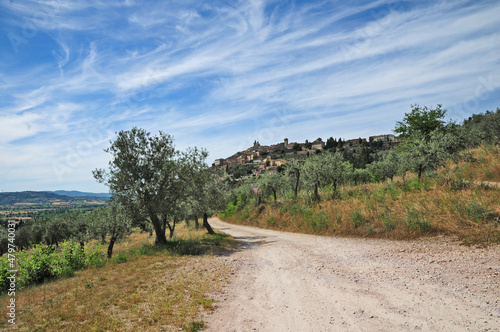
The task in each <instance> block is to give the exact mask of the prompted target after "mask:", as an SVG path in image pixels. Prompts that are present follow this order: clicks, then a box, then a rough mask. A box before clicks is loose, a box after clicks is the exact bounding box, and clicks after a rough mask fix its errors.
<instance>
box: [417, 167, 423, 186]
mask: <svg viewBox="0 0 500 332" xmlns="http://www.w3.org/2000/svg"><path fill="white" fill-rule="evenodd" d="M421 178H422V166H419V167H418V182H420V179H421Z"/></svg>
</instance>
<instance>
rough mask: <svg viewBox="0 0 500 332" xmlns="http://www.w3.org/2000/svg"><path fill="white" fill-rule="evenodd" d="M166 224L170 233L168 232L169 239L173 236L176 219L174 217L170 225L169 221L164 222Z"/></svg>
mask: <svg viewBox="0 0 500 332" xmlns="http://www.w3.org/2000/svg"><path fill="white" fill-rule="evenodd" d="M166 224H167V226H168V230H169V231H170V234H169V237H168V238H169V239H171V238H172V237H173V236H174V231H175V225H176V224H177V219H176V218H174V222H173V223H172V225H170V223H169V222H166Z"/></svg>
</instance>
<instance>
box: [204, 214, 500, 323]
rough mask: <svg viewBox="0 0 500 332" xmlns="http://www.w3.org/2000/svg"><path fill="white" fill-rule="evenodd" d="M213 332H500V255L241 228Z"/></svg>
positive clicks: (440, 243) (444, 245)
mask: <svg viewBox="0 0 500 332" xmlns="http://www.w3.org/2000/svg"><path fill="white" fill-rule="evenodd" d="M210 223H211V225H212V226H213V227H214V228H217V229H219V230H221V231H224V232H226V233H228V234H230V235H232V236H234V237H235V238H236V239H237V240H238V241H239V247H238V250H237V251H236V252H235V253H232V254H231V255H229V256H228V257H225V258H224V259H225V260H226V264H229V265H232V266H234V268H235V273H234V275H233V278H232V281H231V283H230V285H229V286H228V287H227V288H226V289H225V292H224V293H223V294H221V295H220V296H219V298H218V299H217V300H218V306H217V308H216V310H215V312H214V313H213V314H212V315H210V316H208V317H206V318H205V321H207V331H218V332H219V331H273V332H274V331H418V330H421V331H499V330H500V303H499V302H500V286H499V284H500V247H498V246H494V247H490V248H488V249H484V248H471V247H465V246H460V245H459V244H458V243H456V242H453V241H451V240H449V239H445V238H428V239H423V240H418V241H411V242H395V241H386V240H368V239H342V238H329V237H320V236H312V235H301V234H293V233H283V232H276V231H270V230H263V229H258V228H252V227H244V226H236V225H231V224H227V223H223V222H221V221H219V220H218V219H215V218H214V219H211V220H210Z"/></svg>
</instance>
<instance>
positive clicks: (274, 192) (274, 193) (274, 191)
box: [273, 190, 276, 205]
mask: <svg viewBox="0 0 500 332" xmlns="http://www.w3.org/2000/svg"><path fill="white" fill-rule="evenodd" d="M273 196H274V205H276V190H273Z"/></svg>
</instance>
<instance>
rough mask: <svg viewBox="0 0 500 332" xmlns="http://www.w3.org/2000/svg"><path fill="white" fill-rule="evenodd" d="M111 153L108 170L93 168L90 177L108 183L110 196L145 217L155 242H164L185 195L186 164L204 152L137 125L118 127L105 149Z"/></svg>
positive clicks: (191, 164)
mask: <svg viewBox="0 0 500 332" xmlns="http://www.w3.org/2000/svg"><path fill="white" fill-rule="evenodd" d="M105 151H106V152H108V153H110V154H111V156H112V159H111V161H110V162H109V171H106V170H104V169H96V170H95V171H94V172H93V174H94V177H95V178H96V179H97V180H98V181H100V182H102V183H105V184H107V185H108V186H109V188H110V191H111V192H112V193H113V198H114V199H115V200H116V201H117V202H119V203H121V204H123V205H124V206H125V207H126V208H128V209H129V210H131V211H132V213H133V214H134V215H142V216H143V217H144V218H148V219H149V220H150V222H151V224H152V226H153V228H154V231H155V234H156V243H157V244H165V243H166V242H167V239H166V235H165V232H166V229H167V228H168V229H169V230H170V234H173V231H174V229H175V224H176V222H177V221H178V217H179V209H178V204H179V203H180V202H181V201H182V200H183V199H185V198H186V196H187V194H188V192H189V191H188V190H187V189H188V188H189V183H190V181H191V180H190V178H189V177H190V175H191V172H190V170H189V169H190V167H193V166H195V165H196V163H198V162H200V161H202V160H204V159H205V158H206V155H207V154H206V152H205V151H203V150H198V149H191V150H188V151H187V152H182V153H181V152H180V151H178V150H176V149H175V147H174V144H173V138H172V136H170V135H169V134H166V133H163V132H162V131H160V132H159V134H158V135H157V136H152V135H151V134H150V133H149V132H147V131H146V130H144V129H140V128H133V129H131V130H127V131H120V132H119V133H118V135H117V137H116V139H115V141H113V142H111V146H110V147H109V148H108V149H106V150H105Z"/></svg>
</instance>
